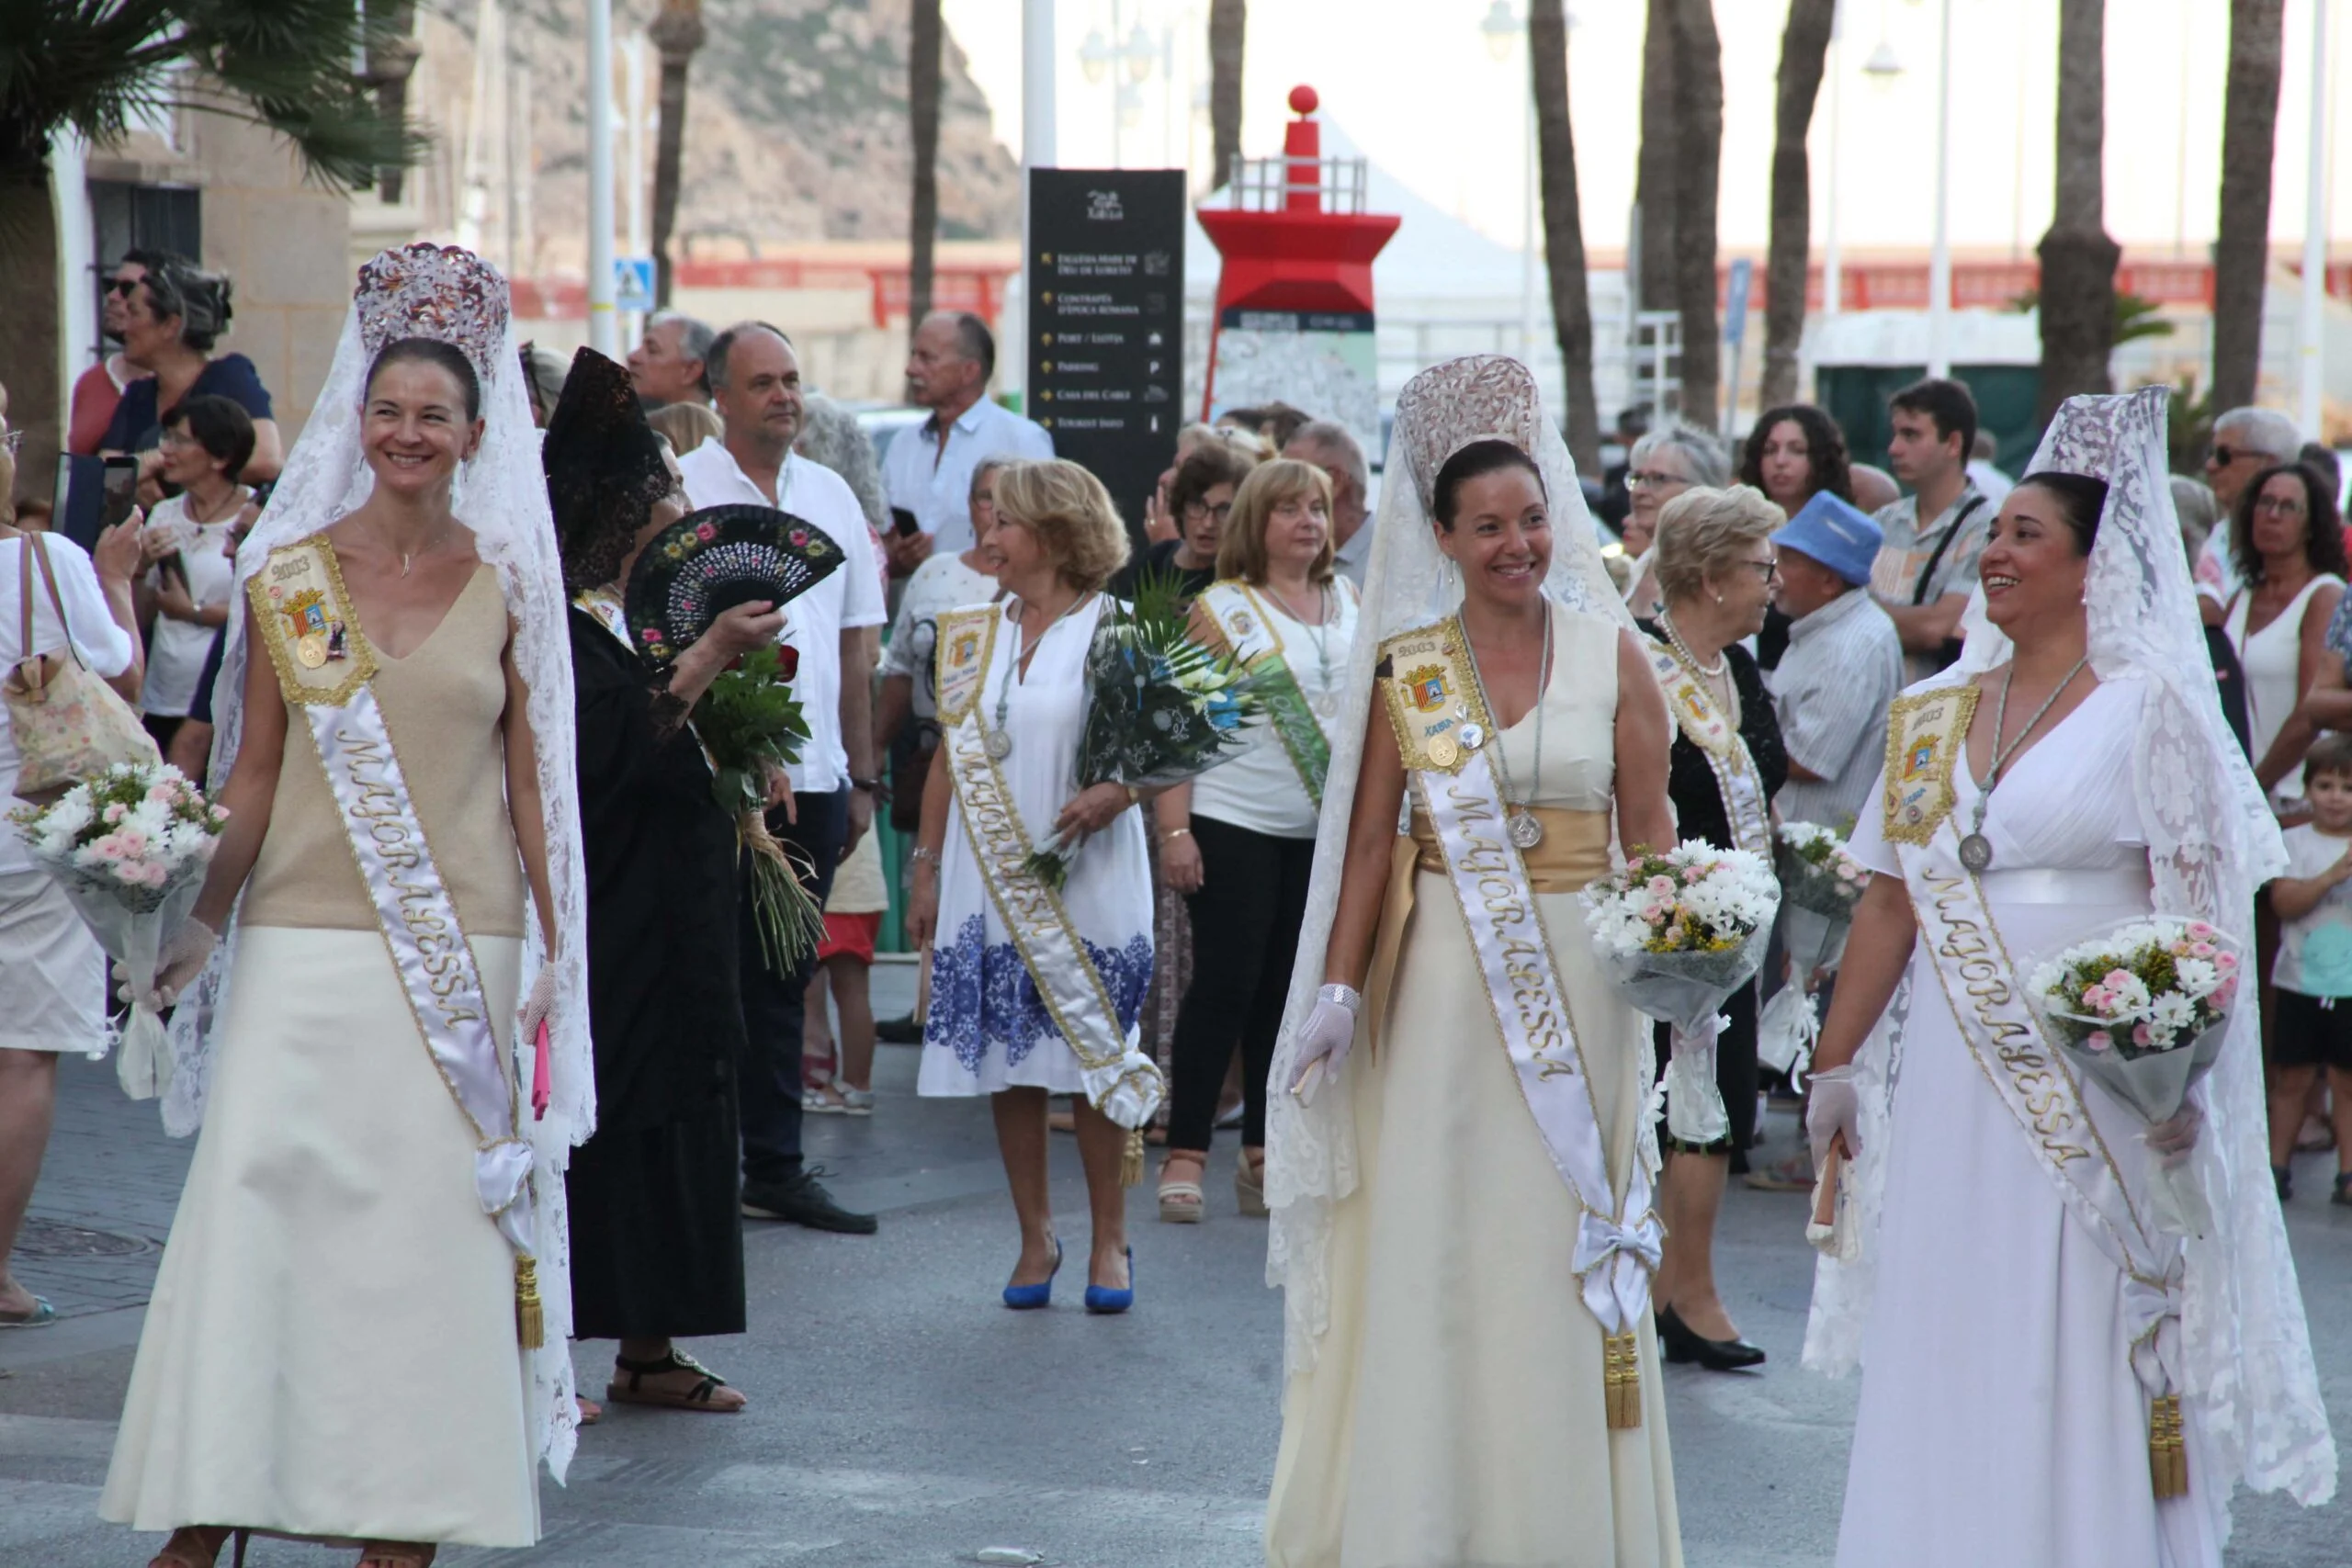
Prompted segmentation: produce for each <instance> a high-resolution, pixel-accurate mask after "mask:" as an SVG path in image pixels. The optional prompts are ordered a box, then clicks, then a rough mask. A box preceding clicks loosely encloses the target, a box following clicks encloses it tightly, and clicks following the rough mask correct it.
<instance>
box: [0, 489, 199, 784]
mask: <svg viewBox="0 0 2352 1568" xmlns="http://www.w3.org/2000/svg"><path fill="white" fill-rule="evenodd" d="M24 547H25V548H24V558H23V561H22V563H21V566H20V570H19V575H18V586H19V588H20V589H21V591H22V592H20V593H19V595H18V599H19V602H20V604H19V611H18V615H17V627H18V638H17V647H18V648H20V649H24V650H26V657H24V658H23V659H20V660H17V665H16V667H15V668H14V669H12V670H10V671H8V677H7V680H6V682H0V695H5V697H6V702H7V707H8V728H9V732H10V733H11V734H12V735H13V736H14V737H15V739H16V742H17V758H18V762H17V797H18V798H19V799H23V800H39V799H40V798H41V797H43V796H45V795H62V794H63V793H64V792H65V791H66V790H68V789H71V788H72V787H74V785H75V784H79V783H81V782H82V781H83V780H84V779H88V778H95V777H96V776H97V775H98V774H99V773H104V772H106V771H107V769H108V768H110V767H112V766H113V765H114V764H116V763H118V762H159V761H162V760H163V754H162V753H161V752H160V751H158V750H156V749H155V741H154V738H153V736H150V735H149V734H148V733H147V728H146V726H145V725H143V724H141V722H140V718H139V715H138V713H137V712H136V711H134V710H133V709H132V707H131V705H130V704H129V703H127V702H125V701H123V700H122V697H121V694H119V693H118V692H116V691H115V689H114V688H113V687H112V686H109V685H107V683H106V682H105V681H104V680H103V679H101V678H100V677H99V675H98V674H97V672H96V671H93V670H92V669H91V668H90V667H89V666H88V665H86V664H85V663H83V662H82V654H81V650H80V649H77V648H75V647H74V632H73V628H72V627H71V626H67V625H66V621H65V600H64V597H63V595H62V594H60V593H59V592H58V591H57V572H56V569H55V568H53V567H52V566H51V564H50V560H49V547H48V546H47V544H46V543H45V542H44V541H43V540H42V538H41V536H40V535H39V534H37V533H28V534H26V535H25V536H24ZM36 563H38V564H39V566H40V579H41V581H42V583H43V584H44V585H45V586H46V587H47V588H48V590H49V602H50V604H52V605H54V606H55V607H56V610H57V624H58V626H60V627H61V628H62V629H63V630H64V632H65V647H64V648H63V649H62V650H60V651H59V652H56V653H46V654H43V653H33V652H32V651H31V649H32V646H33V569H34V566H35V564H36Z"/></svg>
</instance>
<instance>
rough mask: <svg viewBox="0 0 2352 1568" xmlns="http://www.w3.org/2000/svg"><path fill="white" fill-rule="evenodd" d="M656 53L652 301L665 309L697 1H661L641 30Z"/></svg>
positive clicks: (701, 31) (700, 34)
mask: <svg viewBox="0 0 2352 1568" xmlns="http://www.w3.org/2000/svg"><path fill="white" fill-rule="evenodd" d="M645 31H646V36H647V37H649V38H650V39H652V40H653V46H654V48H656V49H658V50H660V51H662V131H661V134H660V135H659V136H658V137H656V138H655V140H654V143H653V299H654V303H656V304H657V305H660V306H662V308H663V309H665V310H666V309H667V308H668V307H669V304H670V285H671V280H672V277H673V274H674V271H675V268H674V266H673V263H672V262H671V259H670V236H671V234H672V232H673V231H674V230H675V229H676V227H677V223H678V158H679V154H680V152H681V150H682V149H683V147H684V142H685V135H686V67H687V65H688V63H689V62H692V61H693V59H694V57H695V51H696V50H698V49H700V48H701V47H702V46H703V39H705V38H706V37H707V36H708V35H707V29H706V28H704V27H703V21H702V0H662V14H661V15H660V16H658V17H654V18H653V22H652V25H651V26H650V27H648V28H646V29H645Z"/></svg>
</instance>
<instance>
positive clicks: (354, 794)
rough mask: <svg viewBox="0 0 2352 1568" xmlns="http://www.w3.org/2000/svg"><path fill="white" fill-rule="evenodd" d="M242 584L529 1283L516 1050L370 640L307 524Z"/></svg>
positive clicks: (532, 1300) (525, 1162)
mask: <svg viewBox="0 0 2352 1568" xmlns="http://www.w3.org/2000/svg"><path fill="white" fill-rule="evenodd" d="M245 593H246V597H247V598H248V599H249V600H250V601H251V604H252V609H253V625H254V629H255V630H256V631H257V632H258V633H259V634H260V637H261V640H262V643H263V645H264V646H265V647H266V648H267V649H269V658H270V662H271V663H272V664H273V665H274V666H276V668H277V683H278V689H279V690H280V691H281V692H282V693H284V694H285V697H286V704H287V706H288V708H289V709H291V710H292V711H294V712H296V713H299V714H300V715H301V716H302V717H303V718H304V720H305V721H307V722H308V723H309V725H310V728H311V739H312V740H314V741H315V742H317V745H318V751H319V762H320V765H321V766H322V768H324V769H325V771H326V779H327V787H328V789H329V790H330V791H331V792H332V793H333V794H334V799H335V805H336V806H337V807H339V808H340V809H341V811H342V813H343V818H344V826H345V830H346V832H347V834H348V836H349V840H350V843H351V855H352V859H353V861H354V862H355V863H356V864H357V865H358V868H359V880H360V882H361V883H362V884H363V885H364V886H366V887H367V889H368V901H369V903H371V904H372V905H373V906H374V907H375V910H376V921H377V924H378V926H379V928H380V929H381V931H382V932H383V936H384V945H385V948H386V949H387V951H388V952H389V953H390V955H391V960H392V968H393V970H394V972H395V973H396V974H397V975H398V976H399V977H400V982H401V990H402V992H403V993H404V994H405V995H406V996H407V998H408V1004H409V1010H410V1012H411V1013H412V1014H413V1015H414V1017H415V1019H416V1027H417V1032H419V1033H420V1034H421V1035H423V1037H424V1045H425V1049H426V1051H427V1052H428V1053H430V1055H432V1058H433V1065H434V1066H435V1069H436V1070H438V1071H439V1073H440V1075H441V1079H442V1082H443V1083H445V1084H446V1085H447V1087H448V1089H449V1094H450V1097H451V1098H452V1099H454V1100H456V1101H457V1102H458V1109H459V1110H460V1111H464V1112H465V1115H466V1119H467V1120H468V1121H469V1122H471V1123H472V1124H473V1130H474V1139H475V1145H476V1152H475V1155H474V1191H475V1195H476V1197H478V1198H479V1199H480V1200H481V1207H482V1213H485V1214H488V1215H490V1216H491V1217H492V1219H494V1220H495V1221H496V1222H497V1224H498V1228H499V1230H500V1231H501V1232H502V1233H503V1235H505V1237H506V1239H507V1241H508V1242H509V1244H511V1245H512V1246H513V1247H514V1248H515V1257H516V1260H517V1261H516V1269H517V1278H518V1284H519V1285H520V1287H521V1288H523V1289H524V1290H526V1291H528V1290H529V1289H530V1286H531V1274H532V1262H533V1260H532V1256H531V1254H532V1248H533V1245H534V1243H533V1236H532V1220H531V1204H530V1202H529V1201H528V1187H529V1181H530V1178H531V1165H532V1158H531V1146H530V1145H529V1144H528V1143H526V1141H524V1139H523V1138H522V1137H521V1135H520V1134H518V1133H517V1131H516V1122H515V1098H516V1097H515V1077H514V1067H513V1063H512V1062H511V1061H510V1060H509V1059H508V1056H507V1054H506V1053H505V1052H504V1051H503V1050H502V1049H501V1048H500V1046H499V1043H498V1036H497V1034H496V1032H495V1031H494V1030H493V1029H492V1024H491V1009H490V1002H489V999H488V998H487V997H486V996H485V994H484V993H483V990H482V983H481V971H480V969H479V968H478V967H477V966H476V964H475V963H474V954H473V949H472V947H471V946H470V945H469V943H468V942H467V939H466V933H465V931H463V930H462V929H460V927H459V925H458V909H457V905H456V903H455V902H454V901H453V900H452V898H451V897H450V895H449V888H448V885H447V883H445V882H444V881H443V880H442V877H441V872H440V869H439V867H438V866H437V865H436V864H435V862H434V858H433V847H432V845H431V843H430V842H428V841H427V839H426V836H425V831H424V823H423V822H422V821H421V820H419V819H418V817H417V814H416V806H415V803H414V801H413V799H412V798H411V796H410V795H409V791H408V783H407V780H406V779H405V777H404V776H403V775H402V773H401V764H400V758H399V756H398V755H397V753H396V752H395V751H394V750H393V746H392V737H391V733H390V730H389V729H388V728H386V726H385V723H384V713H383V709H382V708H381V707H380V706H379V705H378V704H377V701H376V693H375V689H374V687H373V686H372V685H371V684H370V682H373V680H374V679H375V676H376V672H377V669H378V665H377V661H376V652H375V649H373V648H371V647H370V646H369V645H368V638H367V637H366V635H365V634H364V633H363V632H362V631H361V630H360V626H359V617H358V616H357V615H356V614H354V613H353V610H352V606H351V595H350V593H349V592H348V591H347V590H346V589H345V587H344V583H343V570H342V568H341V566H340V565H339V564H338V563H337V561H336V559H335V555H334V547H333V546H331V545H330V544H328V542H327V540H326V537H325V536H324V535H318V534H314V535H312V536H311V537H309V538H307V539H303V540H300V541H299V542H297V543H295V544H291V545H287V546H283V547H280V548H277V549H275V550H272V551H271V552H270V553H269V558H268V559H267V560H266V562H264V563H263V565H262V567H261V570H258V571H256V572H254V575H253V576H252V577H251V578H249V579H247V580H246V583H245ZM523 1299H524V1301H525V1304H526V1313H527V1312H529V1311H531V1310H535V1309H536V1305H537V1296H536V1293H535V1292H533V1293H529V1294H527V1295H526V1296H525V1297H524V1298H523ZM527 1339H528V1331H527V1329H526V1342H527Z"/></svg>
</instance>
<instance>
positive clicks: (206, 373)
mask: <svg viewBox="0 0 2352 1568" xmlns="http://www.w3.org/2000/svg"><path fill="white" fill-rule="evenodd" d="M231 292H232V290H231V288H230V283H229V279H228V278H227V277H226V276H222V275H221V274H220V273H215V272H200V271H198V269H197V268H195V267H194V266H191V265H188V263H187V262H186V261H185V260H183V259H181V258H180V257H178V256H175V255H171V254H166V253H164V252H160V251H131V252H129V253H127V254H125V255H124V256H123V258H122V262H121V265H119V266H117V267H116V268H115V271H114V276H112V277H111V278H110V279H109V280H108V281H107V294H106V303H105V307H104V310H103V313H102V318H101V319H102V321H103V323H104V326H105V329H106V333H107V336H109V337H113V338H119V339H120V340H121V342H122V355H123V358H124V359H125V360H127V361H129V362H130V367H131V368H132V369H133V370H135V371H137V372H138V373H139V378H138V379H136V380H133V381H131V382H130V383H128V384H127V385H126V386H125V387H124V388H123V389H122V400H121V401H120V402H119V403H117V404H116V405H115V411H114V418H113V420H112V421H110V422H109V423H107V433H106V434H105V435H104V436H102V437H101V438H100V439H99V442H98V449H99V450H100V451H102V452H132V453H137V454H139V455H140V468H139V479H140V483H141V487H142V488H144V489H146V490H147V491H150V493H149V494H146V495H143V496H142V497H141V499H142V500H143V501H148V502H153V501H155V500H158V499H160V498H161V496H162V494H163V491H162V490H161V488H160V486H159V485H158V484H157V482H156V481H158V480H159V479H161V477H162V470H163V458H162V456H161V454H160V453H159V451H158V447H159V446H160V445H161V442H162V439H163V433H164V415H166V414H168V413H170V412H171V411H173V410H174V409H175V408H177V407H179V405H180V404H181V403H182V402H184V401H186V400H187V399H189V398H192V397H198V396H210V397H219V398H227V399H228V400H230V401H232V402H233V403H235V404H236V405H237V406H238V407H240V408H242V409H243V410H244V411H245V412H246V414H247V415H248V416H249V417H250V418H251V419H252V420H253V422H254V449H253V455H252V456H251V457H247V458H246V459H245V466H244V468H243V471H242V472H241V473H238V474H233V475H232V476H231V477H232V479H243V481H244V482H245V483H247V484H261V483H263V482H265V481H266V480H269V479H276V478H277V473H278V470H279V469H280V468H283V467H284V466H285V462H286V447H285V445H284V443H283V441H282V440H281V439H280V437H279V435H278V433H277V420H276V419H274V418H272V417H271V411H270V402H269V391H268V389H266V388H265V387H264V386H263V385H262V382H261V374H260V372H258V371H256V370H255V369H254V362H253V361H252V360H250V359H247V358H246V357H245V356H244V355H242V354H221V355H216V354H214V353H213V352H212V347H213V344H214V343H215V342H216V341H217V340H218V339H219V338H220V335H221V334H222V333H226V332H227V331H228V330H229V321H230V318H231V317H232V315H234V314H235V312H234V311H233V310H232V309H231V306H230V298H231Z"/></svg>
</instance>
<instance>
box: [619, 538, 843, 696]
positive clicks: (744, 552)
mask: <svg viewBox="0 0 2352 1568" xmlns="http://www.w3.org/2000/svg"><path fill="white" fill-rule="evenodd" d="M841 565H842V547H841V546H840V545H838V544H836V543H835V542H834V541H833V538H832V536H831V535H829V534H827V533H826V532H825V531H824V530H823V529H821V528H819V527H817V526H816V525H814V524H811V523H807V522H804V521H802V520H801V519H800V518H797V517H795V516H794V515H792V514H791V513H788V512H779V511H777V510H776V509H775V508H774V507H771V506H748V505H729V506H712V507H706V508H704V509H703V510H702V511H700V512H693V513H687V514H686V515H685V516H684V517H682V518H680V519H679V520H678V521H677V522H675V523H673V524H672V525H670V526H669V527H667V528H664V529H663V530H662V532H661V533H659V534H656V535H655V536H653V539H652V541H651V542H650V544H648V545H647V546H646V547H645V549H644V550H643V552H642V553H640V554H639V557H638V558H637V565H636V566H635V567H634V568H632V569H631V570H630V572H629V578H628V589H627V591H626V597H627V604H628V635H629V640H630V642H631V643H632V644H633V645H634V646H635V647H636V648H637V649H638V651H639V653H642V654H643V655H644V656H645V657H646V658H647V659H649V660H652V661H653V662H654V663H655V664H667V663H668V662H669V661H670V660H673V659H675V658H676V657H677V656H678V654H679V652H680V651H681V650H683V649H686V648H690V647H692V646H693V645H694V642H695V639H696V638H698V637H701V636H702V634H703V633H704V632H706V631H707V630H708V629H709V628H710V623H711V622H712V621H714V620H716V619H717V618H718V616H719V615H722V614H724V613H725V612H726V611H727V610H729V609H731V608H732V607H733V606H735V605H737V604H744V603H746V602H747V601H751V600H766V601H767V602H769V603H770V604H779V605H781V604H790V603H791V602H792V601H793V600H795V599H797V598H798V597H800V595H802V594H803V593H806V592H809V590H810V589H811V588H814V587H816V586H817V584H819V583H820V582H822V581H824V580H825V579H826V578H828V577H830V576H831V575H832V574H833V573H834V572H835V571H837V570H840V569H841Z"/></svg>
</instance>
